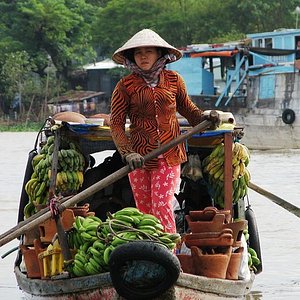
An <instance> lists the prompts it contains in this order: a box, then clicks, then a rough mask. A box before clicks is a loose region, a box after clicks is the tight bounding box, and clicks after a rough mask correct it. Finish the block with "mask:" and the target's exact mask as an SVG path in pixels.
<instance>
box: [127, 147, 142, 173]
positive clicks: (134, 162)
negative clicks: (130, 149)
mask: <svg viewBox="0 0 300 300" xmlns="http://www.w3.org/2000/svg"><path fill="white" fill-rule="evenodd" d="M124 160H125V161H126V163H127V164H128V165H129V167H130V169H131V170H132V171H133V170H135V169H138V168H141V167H142V166H143V165H144V157H143V156H142V155H140V154H138V153H135V152H134V153H130V154H127V155H125V157H124Z"/></svg>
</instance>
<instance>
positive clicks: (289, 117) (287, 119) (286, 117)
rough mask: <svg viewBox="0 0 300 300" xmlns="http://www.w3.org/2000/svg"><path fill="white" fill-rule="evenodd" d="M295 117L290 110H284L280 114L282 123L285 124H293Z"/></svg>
mask: <svg viewBox="0 0 300 300" xmlns="http://www.w3.org/2000/svg"><path fill="white" fill-rule="evenodd" d="M295 118H296V115H295V112H294V111H293V110H292V109H289V108H287V109H285V110H284V111H283V113H282V121H283V122H284V123H285V124H293V123H294V121H295Z"/></svg>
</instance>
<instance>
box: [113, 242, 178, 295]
mask: <svg viewBox="0 0 300 300" xmlns="http://www.w3.org/2000/svg"><path fill="white" fill-rule="evenodd" d="M134 266H135V267H136V268H135V269H134ZM149 266H150V267H152V271H153V272H154V273H157V272H158V273H159V272H160V270H161V271H162V272H161V273H160V274H158V275H159V276H157V277H155V278H153V272H152V274H150V273H151V271H148V269H147V267H149ZM109 268H110V276H111V280H112V282H113V285H114V287H115V289H116V291H117V292H118V294H119V295H120V296H122V297H124V298H125V299H127V300H140V299H143V300H147V299H153V298H155V297H157V296H159V295H162V294H163V293H164V292H165V291H167V290H168V289H169V288H170V287H171V286H172V285H173V284H174V283H175V282H176V280H177V279H178V277H179V274H180V262H179V260H178V258H177V257H176V256H175V255H174V254H172V253H171V251H170V250H168V249H167V248H166V247H164V246H162V245H159V244H157V243H154V242H149V241H147V242H146V241H134V242H129V243H127V244H123V245H120V246H118V247H117V248H116V249H115V250H114V251H113V252H112V253H111V255H110V259H109ZM130 269H131V270H133V271H132V273H131V272H130ZM143 269H144V270H146V271H148V274H147V272H143ZM136 271H138V272H136ZM137 273H139V274H138V275H139V279H142V282H139V281H138V280H136V281H134V278H133V277H131V278H129V277H130V274H131V275H132V274H134V275H136V274H137ZM147 275H152V278H149V277H148V278H147ZM155 275H157V274H155ZM132 279H133V280H132ZM145 279H146V282H145ZM147 279H148V281H147ZM130 281H131V282H130Z"/></svg>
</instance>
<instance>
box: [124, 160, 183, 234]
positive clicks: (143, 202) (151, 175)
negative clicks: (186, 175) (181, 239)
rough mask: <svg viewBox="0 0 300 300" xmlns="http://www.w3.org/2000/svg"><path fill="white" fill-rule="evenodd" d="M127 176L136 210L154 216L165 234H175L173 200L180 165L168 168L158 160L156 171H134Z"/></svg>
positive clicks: (163, 161) (162, 161)
mask: <svg viewBox="0 0 300 300" xmlns="http://www.w3.org/2000/svg"><path fill="white" fill-rule="evenodd" d="M128 176H129V181H130V185H131V189H132V192H133V196H134V199H135V203H136V206H137V208H138V209H139V210H140V211H141V212H143V213H147V214H152V215H154V216H156V217H157V218H158V219H159V220H160V221H161V223H162V225H163V226H164V228H165V231H166V232H168V233H175V232H176V224H175V218H174V212H173V200H174V193H175V191H176V188H177V185H178V184H179V180H180V165H177V166H173V167H169V166H168V165H167V163H166V161H165V160H164V159H163V158H160V159H159V160H158V169H156V170H151V171H147V170H145V169H135V170H134V171H132V172H131V173H129V174H128Z"/></svg>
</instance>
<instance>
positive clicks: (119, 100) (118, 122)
mask: <svg viewBox="0 0 300 300" xmlns="http://www.w3.org/2000/svg"><path fill="white" fill-rule="evenodd" d="M128 109H129V95H128V94H127V92H126V89H125V87H124V85H123V84H122V81H119V82H118V84H117V85H116V87H115V89H114V91H113V94H112V99H111V114H110V130H111V136H112V138H113V141H114V143H115V145H116V147H117V149H118V151H119V153H120V154H121V156H124V155H125V154H128V153H131V152H134V150H133V149H132V147H131V144H130V140H129V138H128V136H127V135H126V131H125V124H126V117H127V112H128Z"/></svg>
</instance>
